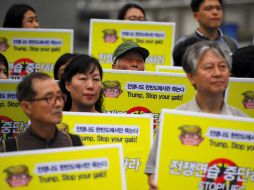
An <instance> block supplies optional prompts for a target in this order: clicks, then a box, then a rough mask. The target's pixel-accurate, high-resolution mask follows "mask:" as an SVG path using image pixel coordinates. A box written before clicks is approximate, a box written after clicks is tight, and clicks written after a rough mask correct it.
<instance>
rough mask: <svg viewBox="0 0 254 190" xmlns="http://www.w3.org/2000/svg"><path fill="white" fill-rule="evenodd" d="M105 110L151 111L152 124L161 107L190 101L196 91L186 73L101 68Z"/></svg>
mask: <svg viewBox="0 0 254 190" xmlns="http://www.w3.org/2000/svg"><path fill="white" fill-rule="evenodd" d="M103 94H104V104H105V112H108V113H153V115H154V123H155V126H156V125H158V123H159V115H160V112H161V109H162V108H171V109H173V108H176V107H177V106H179V105H181V104H183V103H186V102H187V101H189V100H191V99H192V97H193V96H194V95H195V90H194V88H193V87H192V86H191V84H190V82H189V81H188V79H187V78H186V76H185V74H178V73H158V72H142V71H139V72H138V71H119V70H104V76H103Z"/></svg>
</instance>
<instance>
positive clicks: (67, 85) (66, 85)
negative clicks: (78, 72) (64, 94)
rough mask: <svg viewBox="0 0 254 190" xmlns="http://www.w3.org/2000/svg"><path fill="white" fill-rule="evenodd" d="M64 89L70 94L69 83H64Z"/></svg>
mask: <svg viewBox="0 0 254 190" xmlns="http://www.w3.org/2000/svg"><path fill="white" fill-rule="evenodd" d="M65 88H66V90H67V91H68V92H70V82H67V81H66V82H65Z"/></svg>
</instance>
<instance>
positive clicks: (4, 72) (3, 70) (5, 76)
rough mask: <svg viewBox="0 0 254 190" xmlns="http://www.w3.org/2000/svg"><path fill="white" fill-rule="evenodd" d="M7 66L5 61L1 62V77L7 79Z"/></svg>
mask: <svg viewBox="0 0 254 190" xmlns="http://www.w3.org/2000/svg"><path fill="white" fill-rule="evenodd" d="M7 78H8V74H7V68H6V67H5V64H4V63H3V62H0V79H7Z"/></svg>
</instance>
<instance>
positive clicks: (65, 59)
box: [54, 53, 76, 80]
mask: <svg viewBox="0 0 254 190" xmlns="http://www.w3.org/2000/svg"><path fill="white" fill-rule="evenodd" d="M75 55H76V54H72V53H65V54H63V55H61V56H60V57H59V58H58V59H57V60H56V63H55V65H54V79H55V80H60V79H61V77H62V75H63V73H64V70H65V68H66V67H67V65H68V64H69V63H70V61H71V60H72V59H73V57H75Z"/></svg>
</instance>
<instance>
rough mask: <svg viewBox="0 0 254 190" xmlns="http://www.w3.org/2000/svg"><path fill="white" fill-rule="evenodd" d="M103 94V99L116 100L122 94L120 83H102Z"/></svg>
mask: <svg viewBox="0 0 254 190" xmlns="http://www.w3.org/2000/svg"><path fill="white" fill-rule="evenodd" d="M102 84H103V94H104V96H105V97H109V98H118V96H120V94H121V93H122V92H123V91H122V90H121V83H120V82H119V81H116V80H114V81H109V80H107V81H104V82H103V83H102Z"/></svg>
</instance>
